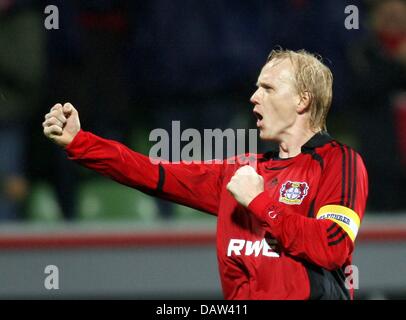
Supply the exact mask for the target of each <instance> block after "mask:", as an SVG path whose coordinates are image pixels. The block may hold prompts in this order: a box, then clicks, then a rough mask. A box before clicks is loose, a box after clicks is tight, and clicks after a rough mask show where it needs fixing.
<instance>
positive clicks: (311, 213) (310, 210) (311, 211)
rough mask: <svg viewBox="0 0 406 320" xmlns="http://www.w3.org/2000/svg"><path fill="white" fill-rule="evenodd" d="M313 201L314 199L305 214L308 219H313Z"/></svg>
mask: <svg viewBox="0 0 406 320" xmlns="http://www.w3.org/2000/svg"><path fill="white" fill-rule="evenodd" d="M314 201H315V199H313V200H312V202H310V208H309V212H308V213H307V216H308V217H309V218H314Z"/></svg>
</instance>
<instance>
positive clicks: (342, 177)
mask: <svg viewBox="0 0 406 320" xmlns="http://www.w3.org/2000/svg"><path fill="white" fill-rule="evenodd" d="M340 150H341V153H342V155H343V156H342V168H341V169H342V173H341V175H342V176H341V200H340V205H342V206H343V205H344V198H345V184H346V175H345V172H346V170H345V169H346V165H347V163H346V156H345V150H344V147H343V146H342V145H340Z"/></svg>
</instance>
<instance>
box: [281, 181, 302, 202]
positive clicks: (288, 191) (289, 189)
mask: <svg viewBox="0 0 406 320" xmlns="http://www.w3.org/2000/svg"><path fill="white" fill-rule="evenodd" d="M308 190H309V186H308V185H307V183H306V182H297V181H295V182H292V181H286V182H285V183H284V184H283V185H282V188H281V190H280V194H281V196H280V198H279V201H280V202H283V203H286V204H301V203H302V201H303V199H304V197H306V196H307V191H308Z"/></svg>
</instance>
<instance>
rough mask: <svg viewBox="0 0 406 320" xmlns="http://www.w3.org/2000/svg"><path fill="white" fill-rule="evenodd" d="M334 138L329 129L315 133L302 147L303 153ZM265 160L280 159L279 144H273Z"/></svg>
mask: <svg viewBox="0 0 406 320" xmlns="http://www.w3.org/2000/svg"><path fill="white" fill-rule="evenodd" d="M333 140H334V139H333V138H332V137H331V136H330V135H329V134H328V133H327V131H319V132H317V133H315V134H314V135H313V136H312V137H311V138H310V139H309V140H308V141H307V142H306V143H305V144H304V145H303V146H302V148H301V151H302V153H305V152H309V151H310V150H314V149H315V148H319V147H322V146H324V145H325V144H327V143H329V142H331V141H333ZM263 157H264V158H265V159H264V160H269V159H279V146H278V145H277V144H275V145H273V146H272V147H271V148H270V150H269V151H268V152H266V153H264V155H263Z"/></svg>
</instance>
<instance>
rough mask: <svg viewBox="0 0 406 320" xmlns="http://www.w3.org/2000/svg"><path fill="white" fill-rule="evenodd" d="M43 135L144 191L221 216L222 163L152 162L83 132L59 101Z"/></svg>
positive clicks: (67, 106)
mask: <svg viewBox="0 0 406 320" xmlns="http://www.w3.org/2000/svg"><path fill="white" fill-rule="evenodd" d="M45 118H46V120H45V121H44V123H43V127H44V134H45V136H47V137H48V138H49V139H51V140H52V141H53V142H55V143H56V144H58V145H59V146H61V147H63V148H64V149H65V151H66V152H67V154H68V157H69V159H71V160H73V161H75V162H77V163H79V164H80V165H82V166H84V167H86V168H89V169H91V170H94V171H96V172H98V173H100V174H102V175H104V176H106V177H109V178H111V179H113V180H115V181H117V182H119V183H121V184H124V185H127V186H130V187H133V188H136V189H138V190H140V191H142V192H144V193H147V194H150V195H153V196H157V197H160V198H163V199H167V200H170V201H173V202H176V203H179V204H183V205H186V206H189V207H192V208H195V209H198V210H202V211H205V212H208V213H211V214H217V210H218V204H219V198H220V194H221V192H220V190H221V185H222V165H221V164H214V163H213V164H186V163H165V164H163V163H158V164H156V163H155V162H154V163H152V162H151V161H150V159H149V157H147V156H144V155H142V154H140V153H137V152H135V151H133V150H130V149H129V148H127V147H126V146H124V145H123V144H121V143H119V142H117V141H112V140H108V139H103V138H101V137H98V136H96V135H94V134H92V133H90V132H86V131H83V130H81V128H80V121H79V115H78V112H77V110H76V109H75V108H74V107H73V106H72V105H71V104H65V105H64V106H62V105H60V104H58V105H55V106H54V107H53V108H52V109H51V111H50V112H49V113H48V114H47V115H46V116H45Z"/></svg>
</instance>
